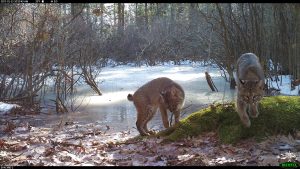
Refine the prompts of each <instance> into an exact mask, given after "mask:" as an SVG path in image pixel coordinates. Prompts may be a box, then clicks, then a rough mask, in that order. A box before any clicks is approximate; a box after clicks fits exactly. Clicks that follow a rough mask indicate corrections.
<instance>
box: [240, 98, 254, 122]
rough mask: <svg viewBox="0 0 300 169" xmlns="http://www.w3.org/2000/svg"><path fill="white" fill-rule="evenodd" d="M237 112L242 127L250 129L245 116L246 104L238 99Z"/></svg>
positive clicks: (246, 115) (247, 117) (247, 118)
mask: <svg viewBox="0 0 300 169" xmlns="http://www.w3.org/2000/svg"><path fill="white" fill-rule="evenodd" d="M237 112H238V114H239V116H240V119H241V121H242V123H243V124H244V126H246V127H250V125H251V122H250V120H249V116H248V114H247V104H246V103H245V102H243V101H241V100H239V99H237Z"/></svg>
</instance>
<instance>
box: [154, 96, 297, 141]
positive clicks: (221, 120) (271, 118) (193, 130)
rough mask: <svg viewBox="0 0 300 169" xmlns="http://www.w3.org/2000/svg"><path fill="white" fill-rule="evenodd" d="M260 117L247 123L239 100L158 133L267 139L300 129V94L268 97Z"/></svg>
mask: <svg viewBox="0 0 300 169" xmlns="http://www.w3.org/2000/svg"><path fill="white" fill-rule="evenodd" d="M258 110H259V112H260V114H259V116H258V118H250V121H251V126H250V128H246V127H244V126H243V124H242V122H241V120H240V118H239V116H238V114H237V112H236V110H235V103H234V102H231V103H226V104H214V105H211V106H210V107H208V108H205V109H201V110H199V111H197V112H194V113H192V114H191V115H189V116H188V117H186V118H184V119H182V120H181V121H180V123H179V124H178V125H176V126H175V127H172V128H169V129H166V130H164V131H161V132H159V133H158V135H160V136H165V139H166V140H170V141H175V140H178V139H181V138H185V137H188V136H197V135H199V134H201V133H203V132H208V131H216V132H217V133H218V136H219V139H220V140H221V142H223V143H236V142H238V141H239V140H241V139H246V138H255V139H256V140H258V141H259V140H263V138H265V137H266V136H270V135H276V134H288V133H293V132H294V131H296V130H299V129H300V97H299V96H274V97H265V98H263V99H262V101H261V102H260V103H259V107H258Z"/></svg>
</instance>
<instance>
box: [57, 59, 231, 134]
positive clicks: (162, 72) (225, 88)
mask: <svg viewBox="0 0 300 169" xmlns="http://www.w3.org/2000/svg"><path fill="white" fill-rule="evenodd" d="M205 71H208V72H209V74H210V75H211V77H212V79H213V82H214V83H215V85H216V87H217V88H218V90H219V92H212V91H211V89H210V88H209V86H208V84H207V82H206V79H205V74H204V72H205ZM157 77H169V78H170V79H172V80H174V81H176V82H177V83H179V84H180V85H181V86H182V87H183V89H184V90H185V93H186V100H185V106H184V107H185V108H184V110H183V112H182V117H185V116H187V115H188V114H190V113H192V112H194V111H196V110H198V109H199V108H201V107H202V106H203V105H205V104H209V103H213V102H221V103H222V102H226V101H231V100H233V99H234V98H235V97H236V96H235V90H230V89H229V83H228V82H225V80H224V78H223V77H222V76H221V71H220V70H219V69H218V68H213V67H203V66H201V65H200V64H184V65H172V66H170V65H160V66H152V67H149V66H141V67H133V66H116V67H105V68H103V69H102V71H101V73H100V76H99V78H98V79H96V80H97V81H98V82H99V83H98V86H99V87H100V89H101V91H102V93H103V95H102V96H98V95H96V94H95V93H94V92H93V91H92V90H91V89H90V87H89V86H86V85H82V86H77V87H76V90H77V95H78V96H77V98H76V99H75V100H74V103H75V104H74V105H75V106H76V105H77V106H78V105H80V107H79V108H78V109H77V110H76V111H75V112H74V113H69V114H67V115H63V116H64V117H65V119H69V120H71V121H80V122H87V123H100V124H103V126H106V125H107V126H109V127H110V131H123V130H131V131H133V132H136V130H135V129H133V128H134V127H135V121H136V110H135V107H134V105H133V103H132V102H129V101H128V100H127V95H128V94H129V93H132V94H133V93H134V91H136V90H137V89H138V88H139V87H140V86H142V85H143V84H145V83H146V82H148V81H150V80H152V79H154V78H157ZM169 115H170V114H169ZM56 116H57V115H56ZM53 118H54V119H55V117H53ZM148 127H149V128H152V129H156V130H158V129H159V130H160V129H162V128H163V127H162V122H161V116H160V113H159V112H158V113H156V115H155V117H154V118H153V119H152V120H151V121H150V123H149V124H148Z"/></svg>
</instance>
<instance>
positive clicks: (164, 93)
mask: <svg viewBox="0 0 300 169" xmlns="http://www.w3.org/2000/svg"><path fill="white" fill-rule="evenodd" d="M184 98H185V94H184V90H183V89H182V87H181V86H180V85H179V84H177V83H176V82H174V81H172V80H171V79H169V78H166V77H160V78H157V79H154V80H151V81H150V82H148V83H146V84H144V85H143V86H141V87H140V88H139V89H138V90H137V91H136V92H135V93H134V94H133V95H132V94H128V96H127V99H128V100H129V101H133V103H134V106H135V108H136V110H137V121H136V127H137V130H138V131H139V133H140V134H141V135H142V136H146V135H150V134H153V133H154V132H153V131H149V130H148V128H147V123H148V122H149V121H150V120H151V119H152V118H153V116H154V114H155V113H156V111H157V109H158V108H159V110H160V112H161V117H162V121H163V125H164V127H165V128H168V127H169V125H170V124H169V120H168V114H167V110H169V111H170V112H172V113H173V114H174V116H175V124H177V123H178V122H179V116H180V111H181V109H182V107H183V105H184Z"/></svg>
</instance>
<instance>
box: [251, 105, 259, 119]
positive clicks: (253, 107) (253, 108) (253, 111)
mask: <svg viewBox="0 0 300 169" xmlns="http://www.w3.org/2000/svg"><path fill="white" fill-rule="evenodd" d="M249 114H250V116H251V117H253V118H256V117H258V115H259V112H258V110H257V102H256V103H253V104H251V105H250V113H249Z"/></svg>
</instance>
